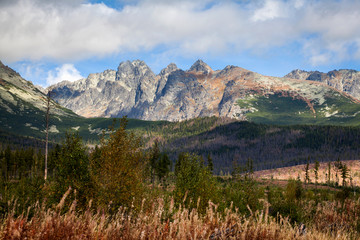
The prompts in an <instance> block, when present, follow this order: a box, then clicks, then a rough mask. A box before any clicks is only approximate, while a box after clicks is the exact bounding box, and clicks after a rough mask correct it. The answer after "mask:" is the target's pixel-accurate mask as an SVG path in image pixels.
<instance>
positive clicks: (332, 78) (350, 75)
mask: <svg viewBox="0 0 360 240" xmlns="http://www.w3.org/2000/svg"><path fill="white" fill-rule="evenodd" d="M285 77H288V78H293V79H300V80H310V81H317V82H322V83H325V84H327V85H329V86H331V87H334V88H336V89H338V90H340V91H343V92H345V93H348V94H349V95H351V96H353V97H354V98H357V99H360V72H358V71H356V70H351V69H340V70H333V71H330V72H328V73H323V72H319V71H309V72H308V71H304V70H299V69H297V70H293V71H292V72H290V73H288V74H287V75H285Z"/></svg>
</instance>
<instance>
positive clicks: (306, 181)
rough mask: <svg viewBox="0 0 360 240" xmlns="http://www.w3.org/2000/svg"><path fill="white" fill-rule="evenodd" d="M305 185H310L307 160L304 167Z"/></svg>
mask: <svg viewBox="0 0 360 240" xmlns="http://www.w3.org/2000/svg"><path fill="white" fill-rule="evenodd" d="M305 183H306V184H308V183H310V176H309V160H308V161H307V163H306V166H305Z"/></svg>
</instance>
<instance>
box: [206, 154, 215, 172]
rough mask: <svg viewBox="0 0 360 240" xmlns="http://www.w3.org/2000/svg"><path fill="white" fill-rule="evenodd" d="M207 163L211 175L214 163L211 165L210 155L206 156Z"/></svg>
mask: <svg viewBox="0 0 360 240" xmlns="http://www.w3.org/2000/svg"><path fill="white" fill-rule="evenodd" d="M207 161H208V167H209V170H210V172H211V174H212V173H213V171H214V163H213V160H212V157H211V155H210V153H208V155H207Z"/></svg>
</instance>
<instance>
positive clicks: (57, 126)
mask: <svg viewBox="0 0 360 240" xmlns="http://www.w3.org/2000/svg"><path fill="white" fill-rule="evenodd" d="M46 101H47V96H46V95H45V94H44V93H42V92H41V91H40V90H38V89H37V88H36V87H35V86H34V85H33V84H32V83H31V82H29V81H26V80H25V79H23V78H22V77H21V76H20V75H19V74H18V73H17V72H15V71H14V70H12V69H11V68H9V67H7V66H5V65H4V64H2V63H1V62H0V114H1V115H0V130H2V131H4V132H9V133H13V134H18V135H21V136H31V137H36V138H44V137H45V112H46ZM112 123H113V119H108V118H90V119H89V118H84V117H81V116H79V115H77V114H75V113H74V112H72V111H71V110H69V109H66V108H64V107H62V106H61V105H59V104H58V103H56V102H55V101H51V108H50V122H49V126H50V127H49V134H50V136H51V137H50V139H51V140H59V139H61V138H62V137H63V135H64V133H65V131H69V130H78V131H79V133H80V135H81V136H82V137H83V138H84V139H85V140H91V141H97V140H98V139H99V135H101V134H102V132H103V130H105V131H106V130H107V129H108V127H109V126H111V125H112ZM154 124H155V125H156V124H158V123H150V122H146V121H141V120H129V128H142V127H145V126H148V125H154Z"/></svg>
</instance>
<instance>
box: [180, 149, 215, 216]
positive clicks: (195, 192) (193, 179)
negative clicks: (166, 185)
mask: <svg viewBox="0 0 360 240" xmlns="http://www.w3.org/2000/svg"><path fill="white" fill-rule="evenodd" d="M175 176H176V182H175V190H174V192H173V194H174V199H175V202H176V203H177V204H181V203H183V204H185V206H186V207H188V208H195V207H198V210H199V211H200V212H204V211H205V209H206V207H207V206H208V202H209V200H212V201H214V202H216V198H217V183H216V181H215V179H214V178H213V177H212V174H211V172H210V170H209V168H208V167H207V166H205V164H204V161H203V159H202V158H201V157H200V156H198V155H196V154H189V153H182V154H180V155H179V157H178V160H177V162H176V164H175ZM199 201H200V202H199Z"/></svg>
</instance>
